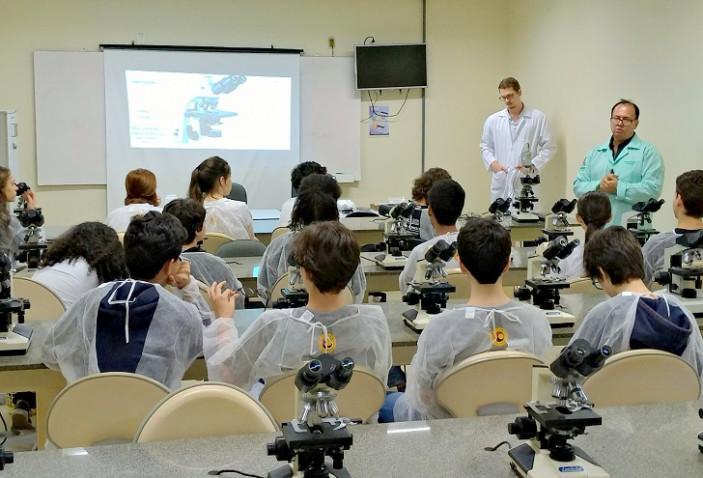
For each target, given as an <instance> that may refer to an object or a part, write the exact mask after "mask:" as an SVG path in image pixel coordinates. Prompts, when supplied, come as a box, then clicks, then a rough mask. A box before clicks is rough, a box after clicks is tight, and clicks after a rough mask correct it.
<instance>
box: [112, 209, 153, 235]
mask: <svg viewBox="0 0 703 478" xmlns="http://www.w3.org/2000/svg"><path fill="white" fill-rule="evenodd" d="M149 211H159V212H161V208H160V207H157V206H154V205H153V204H149V203H142V204H128V205H127V206H122V207H118V208H117V209H113V210H112V211H110V214H108V215H107V219H105V224H107V225H108V226H110V227H111V228H113V229H114V230H115V231H117V232H125V231H126V230H127V226H129V223H130V221H132V218H133V217H134V216H143V215H144V214H146V213H148V212H149Z"/></svg>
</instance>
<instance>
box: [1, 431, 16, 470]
mask: <svg viewBox="0 0 703 478" xmlns="http://www.w3.org/2000/svg"><path fill="white" fill-rule="evenodd" d="M4 435H5V434H2V433H0V438H2V439H3V440H4V439H5V437H4ZM14 461H15V456H14V453H12V452H11V451H5V450H3V449H2V446H0V471H2V470H4V469H5V465H7V464H10V463H13V462H14Z"/></svg>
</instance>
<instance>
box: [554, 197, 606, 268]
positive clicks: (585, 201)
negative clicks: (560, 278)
mask: <svg viewBox="0 0 703 478" xmlns="http://www.w3.org/2000/svg"><path fill="white" fill-rule="evenodd" d="M576 222H578V223H579V224H580V225H581V227H582V228H583V229H584V230H585V231H586V237H585V239H584V241H583V242H582V243H581V244H579V245H578V246H577V247H576V248H575V249H574V250H573V251H572V252H571V254H570V255H569V256H568V257H567V258H566V259H564V260H562V261H560V262H559V267H560V268H561V272H562V273H563V274H564V276H565V277H567V278H578V277H586V271H585V269H584V268H583V248H584V245H585V244H587V243H588V241H589V239H590V238H591V236H592V235H593V233H594V232H596V231H599V230H601V229H603V227H605V225H606V224H608V223H609V222H610V199H608V195H607V194H605V193H601V192H595V191H591V192H588V193H586V194H584V195H583V196H581V197H580V198H579V200H578V202H577V203H576Z"/></svg>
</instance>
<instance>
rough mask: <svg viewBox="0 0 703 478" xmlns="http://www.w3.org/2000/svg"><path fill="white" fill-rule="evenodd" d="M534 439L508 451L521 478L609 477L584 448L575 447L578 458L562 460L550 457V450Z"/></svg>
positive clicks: (512, 466)
mask: <svg viewBox="0 0 703 478" xmlns="http://www.w3.org/2000/svg"><path fill="white" fill-rule="evenodd" d="M538 446H539V445H538V444H537V443H535V442H534V441H533V440H530V441H529V442H528V443H523V444H522V445H519V446H516V447H515V448H512V449H511V450H509V451H508V456H509V457H510V467H511V468H512V469H513V471H514V472H515V474H516V475H517V476H519V477H520V478H566V477H569V478H609V476H610V475H608V474H607V473H606V472H605V471H604V470H603V469H602V468H601V467H600V466H598V465H597V464H595V463H594V461H593V459H591V457H589V456H588V455H587V454H586V453H585V452H584V451H583V450H581V449H580V448H578V447H574V451H575V452H576V458H575V459H574V460H573V461H568V462H560V461H555V460H552V459H551V458H550V457H549V450H541V449H539V448H536V447H538Z"/></svg>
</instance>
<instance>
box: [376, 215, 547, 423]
mask: <svg viewBox="0 0 703 478" xmlns="http://www.w3.org/2000/svg"><path fill="white" fill-rule="evenodd" d="M430 207H431V206H430ZM511 245H512V242H511V240H510V233H509V232H508V231H506V230H505V229H504V228H503V227H502V226H501V225H500V224H498V223H497V222H495V221H494V220H492V219H485V218H479V217H470V218H469V219H468V221H467V223H466V225H465V226H464V227H462V228H461V231H460V232H459V238H458V249H459V260H460V263H459V264H460V266H461V270H462V271H463V272H464V273H465V274H466V276H467V278H468V281H469V284H470V290H471V295H470V297H469V301H468V304H467V305H466V306H465V307H461V308H457V309H447V310H446V311H444V312H442V313H440V314H439V315H437V316H435V317H434V318H433V319H432V320H431V321H430V322H429V324H428V325H427V327H425V329H424V330H423V331H422V334H421V335H420V338H419V340H418V342H417V352H416V353H415V356H414V357H413V359H412V363H411V365H410V367H409V371H408V381H407V391H406V393H405V394H404V395H401V394H394V395H391V396H389V397H388V400H387V402H386V405H384V408H383V409H382V410H381V416H380V417H379V420H383V421H390V418H391V417H390V415H391V414H390V411H391V410H393V412H392V415H393V417H394V418H395V420H396V421H405V420H416V419H423V418H429V419H433V418H447V417H449V414H448V413H447V412H446V411H445V410H444V409H443V408H441V407H440V406H439V405H438V404H437V402H436V399H435V392H434V387H435V385H436V383H435V380H436V378H437V377H438V376H439V375H440V374H442V373H443V372H444V371H445V370H448V369H449V368H451V367H452V366H454V365H455V364H457V363H459V362H460V361H462V360H463V359H465V358H467V357H469V356H471V355H473V354H477V353H481V352H486V351H489V350H519V351H522V352H527V353H531V354H535V355H537V356H539V357H545V355H546V354H547V353H549V351H550V350H551V346H552V330H551V327H550V326H549V321H548V320H547V317H546V315H545V314H544V312H543V311H542V310H540V309H538V308H537V307H534V306H533V305H530V304H526V303H524V302H518V301H516V300H514V299H511V298H509V297H508V296H507V295H505V292H504V291H503V279H502V278H503V274H505V272H506V271H507V270H508V268H509V265H510V249H511ZM506 380H509V378H508V377H506Z"/></svg>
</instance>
